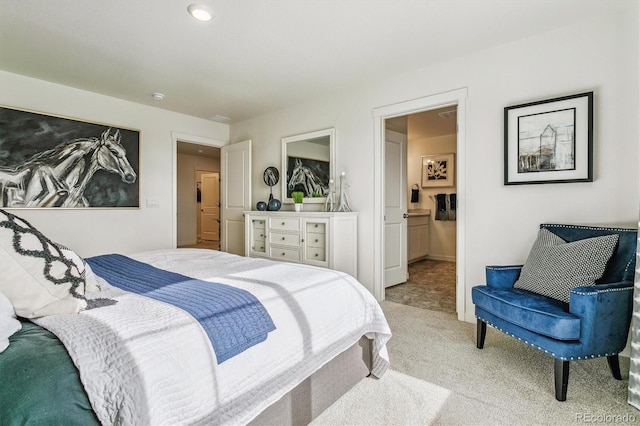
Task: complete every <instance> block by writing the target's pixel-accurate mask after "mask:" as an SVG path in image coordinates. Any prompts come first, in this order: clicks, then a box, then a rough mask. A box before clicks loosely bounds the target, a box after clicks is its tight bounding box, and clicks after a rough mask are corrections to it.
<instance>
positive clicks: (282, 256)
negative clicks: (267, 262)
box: [269, 247, 300, 262]
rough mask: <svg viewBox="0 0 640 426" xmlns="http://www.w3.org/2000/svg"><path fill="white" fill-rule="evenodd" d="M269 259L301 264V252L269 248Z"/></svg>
mask: <svg viewBox="0 0 640 426" xmlns="http://www.w3.org/2000/svg"><path fill="white" fill-rule="evenodd" d="M269 257H271V258H273V259H275V260H286V261H287V262H300V250H296V249H289V248H278V247H271V248H269Z"/></svg>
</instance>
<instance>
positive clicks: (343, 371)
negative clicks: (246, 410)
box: [249, 336, 371, 426]
mask: <svg viewBox="0 0 640 426" xmlns="http://www.w3.org/2000/svg"><path fill="white" fill-rule="evenodd" d="M370 372H371V340H369V339H368V338H366V337H364V336H363V337H362V338H361V339H360V340H359V341H358V342H357V343H356V344H354V345H353V346H351V347H350V348H349V349H347V350H346V351H344V352H342V353H341V354H340V355H338V356H336V357H335V358H334V359H333V360H331V361H329V362H328V363H327V364H325V365H324V366H323V367H322V368H320V369H319V370H318V371H316V372H315V373H313V374H312V375H311V376H309V377H308V378H306V379H305V380H304V381H303V382H302V383H300V384H299V385H298V386H296V387H295V388H294V389H292V390H291V391H290V392H289V393H287V394H286V395H284V396H283V397H282V398H281V399H279V400H278V401H277V402H275V403H274V404H273V405H271V406H269V407H268V408H267V409H265V410H264V411H263V412H262V413H260V414H259V415H258V417H256V418H255V419H254V420H253V421H252V422H251V423H249V424H250V425H252V426H256V425H278V426H284V425H307V424H309V423H311V421H312V420H313V419H315V418H316V417H318V416H319V415H320V413H322V412H323V411H324V410H326V409H327V408H328V407H329V406H330V405H331V404H333V403H334V402H336V401H337V400H338V399H339V398H340V397H341V396H342V395H344V394H345V393H347V392H348V391H349V390H350V389H351V388H352V387H353V386H355V385H356V383H358V382H359V381H360V380H362V379H363V378H364V377H366V376H368V375H369V373H370Z"/></svg>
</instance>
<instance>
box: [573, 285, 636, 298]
mask: <svg viewBox="0 0 640 426" xmlns="http://www.w3.org/2000/svg"><path fill="white" fill-rule="evenodd" d="M591 287H597V285H594V286H591ZM626 290H633V287H618V288H606V289H604V290H596V291H587V292H585V291H577V290H576V289H575V288H572V289H571V293H573V294H581V295H587V296H589V295H594V294H599V293H610V292H612V291H626Z"/></svg>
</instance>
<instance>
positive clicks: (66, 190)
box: [0, 128, 138, 207]
mask: <svg viewBox="0 0 640 426" xmlns="http://www.w3.org/2000/svg"><path fill="white" fill-rule="evenodd" d="M120 140H121V136H120V130H116V131H115V132H114V133H112V132H111V128H108V129H107V130H105V131H104V132H103V133H102V134H101V135H100V137H99V138H98V137H91V138H78V139H73V140H71V141H69V142H65V143H63V144H60V145H58V146H56V147H55V148H53V149H50V150H47V151H43V152H40V153H38V154H35V155H34V156H33V157H31V158H30V159H29V160H27V161H25V162H24V163H23V164H21V165H19V166H17V167H14V168H7V167H0V206H1V207H90V205H89V202H88V201H87V199H86V198H85V197H84V192H85V189H86V188H87V185H88V184H89V182H90V181H91V178H92V177H93V175H94V174H95V173H96V172H97V171H99V170H106V171H108V172H111V173H117V174H119V175H120V179H121V180H122V182H124V183H127V184H132V183H134V182H135V181H136V179H137V178H138V177H137V175H136V172H135V170H134V169H133V167H132V166H131V164H130V163H129V160H128V159H127V152H126V150H125V148H124V147H123V146H122V144H121V143H120Z"/></svg>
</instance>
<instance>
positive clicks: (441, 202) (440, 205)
mask: <svg viewBox="0 0 640 426" xmlns="http://www.w3.org/2000/svg"><path fill="white" fill-rule="evenodd" d="M436 220H449V215H448V213H447V194H436Z"/></svg>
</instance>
